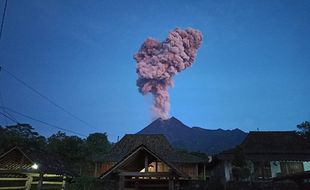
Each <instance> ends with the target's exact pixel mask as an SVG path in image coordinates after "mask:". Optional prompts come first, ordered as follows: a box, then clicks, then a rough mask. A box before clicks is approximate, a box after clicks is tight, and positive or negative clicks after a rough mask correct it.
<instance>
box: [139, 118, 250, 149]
mask: <svg viewBox="0 0 310 190" xmlns="http://www.w3.org/2000/svg"><path fill="white" fill-rule="evenodd" d="M138 134H164V135H165V136H166V137H167V139H168V140H169V142H170V143H171V144H172V146H173V147H174V148H176V149H185V150H188V151H200V152H205V153H207V154H210V155H211V154H216V153H219V152H221V151H223V150H227V149H230V148H233V147H234V146H236V145H238V144H240V143H241V142H242V141H243V139H244V138H245V137H246V135H247V133H245V132H243V131H241V130H240V129H234V130H223V129H217V130H210V129H203V128H200V127H192V128H191V127H188V126H186V125H185V124H183V123H182V122H181V121H179V120H178V119H176V118H175V117H171V118H170V119H167V120H163V119H157V120H155V121H154V122H152V123H151V124H149V125H148V126H146V127H145V128H144V129H142V130H141V131H139V132H138Z"/></svg>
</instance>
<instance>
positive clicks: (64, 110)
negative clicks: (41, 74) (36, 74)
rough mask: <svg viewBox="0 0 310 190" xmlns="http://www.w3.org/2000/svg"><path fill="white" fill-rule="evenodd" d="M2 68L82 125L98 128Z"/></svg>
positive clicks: (1, 68) (0, 68)
mask: <svg viewBox="0 0 310 190" xmlns="http://www.w3.org/2000/svg"><path fill="white" fill-rule="evenodd" d="M1 70H3V71H5V72H6V73H7V74H9V75H10V76H11V77H13V78H14V79H15V80H17V81H18V82H20V83H21V84H23V85H24V86H26V87H27V88H28V89H30V90H32V91H33V92H35V93H36V94H37V95H39V96H40V97H41V98H43V99H45V100H47V101H48V102H49V103H51V104H52V105H54V106H56V107H57V108H58V109H60V110H62V111H63V112H65V113H67V114H68V115H70V116H71V117H72V118H74V119H76V120H78V121H80V122H81V123H83V124H84V125H87V126H88V127H92V128H94V129H97V130H99V129H98V128H96V127H94V126H92V125H91V124H89V123H88V122H86V121H84V120H82V119H80V118H79V117H77V116H76V115H74V114H73V113H71V112H70V111H68V110H66V109H65V108H64V107H62V106H60V105H59V104H57V103H56V102H54V101H53V100H51V99H50V98H49V97H47V96H45V95H44V94H42V93H41V92H39V91H38V90H36V89H35V88H33V87H31V86H30V85H29V84H27V83H26V82H24V81H23V80H21V79H20V78H18V77H17V76H15V75H14V74H13V73H11V72H9V71H8V70H6V69H5V68H3V67H1V66H0V71H1Z"/></svg>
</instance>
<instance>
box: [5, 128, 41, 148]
mask: <svg viewBox="0 0 310 190" xmlns="http://www.w3.org/2000/svg"><path fill="white" fill-rule="evenodd" d="M0 145H1V146H0V153H1V152H4V151H6V150H8V149H9V148H12V147H14V146H18V147H20V148H27V149H31V150H36V151H41V150H44V149H45V148H46V139H45V137H43V136H40V135H39V134H38V133H37V132H35V131H34V128H33V127H32V126H31V125H29V124H17V125H12V126H7V127H1V128H0Z"/></svg>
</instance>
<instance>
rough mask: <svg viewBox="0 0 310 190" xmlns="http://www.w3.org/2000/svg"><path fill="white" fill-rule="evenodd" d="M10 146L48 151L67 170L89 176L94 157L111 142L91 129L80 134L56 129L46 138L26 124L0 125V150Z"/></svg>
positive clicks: (43, 152) (0, 151)
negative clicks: (69, 133) (84, 135)
mask: <svg viewBox="0 0 310 190" xmlns="http://www.w3.org/2000/svg"><path fill="white" fill-rule="evenodd" d="M14 146H17V147H19V148H21V149H22V150H28V151H30V152H36V153H41V154H45V153H48V154H49V155H53V157H55V158H56V159H59V160H61V161H62V162H63V164H64V165H65V168H66V169H68V170H70V171H71V172H73V173H75V174H78V175H89V176H91V175H92V174H93V171H94V160H95V158H96V157H97V156H98V155H102V154H105V153H107V152H108V151H109V150H110V149H111V146H112V144H111V143H110V142H109V141H108V137H107V134H106V133H92V134H89V135H88V136H87V137H86V138H80V137H78V136H69V135H67V134H66V133H64V132H61V131H58V132H57V133H55V134H52V135H51V136H50V137H47V138H46V137H44V136H42V135H40V134H39V133H38V132H36V131H35V129H34V128H33V127H32V126H31V125H29V124H16V125H11V126H4V127H2V126H0V154H2V153H4V152H5V151H8V150H9V149H11V148H12V147H14Z"/></svg>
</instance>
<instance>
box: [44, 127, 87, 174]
mask: <svg viewBox="0 0 310 190" xmlns="http://www.w3.org/2000/svg"><path fill="white" fill-rule="evenodd" d="M47 140H48V149H49V151H50V152H51V153H53V154H54V155H57V156H58V157H59V158H60V159H61V160H62V161H63V162H64V164H65V165H66V166H67V167H68V168H69V169H70V170H71V171H74V172H76V173H80V174H81V172H82V165H83V163H84V161H85V155H86V154H85V149H84V140H83V139H81V138H79V137H77V136H67V135H66V134H65V133H63V132H60V131H59V132H57V133H56V134H53V135H52V136H50V137H49V138H48V139H47Z"/></svg>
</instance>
